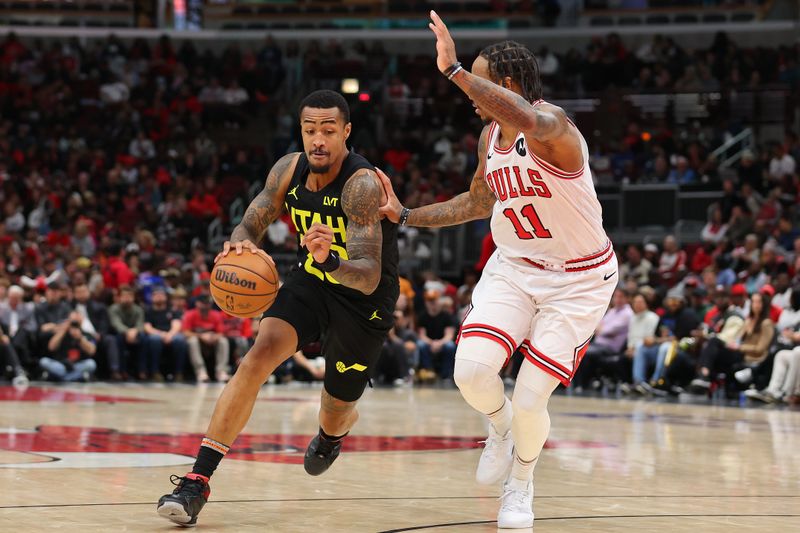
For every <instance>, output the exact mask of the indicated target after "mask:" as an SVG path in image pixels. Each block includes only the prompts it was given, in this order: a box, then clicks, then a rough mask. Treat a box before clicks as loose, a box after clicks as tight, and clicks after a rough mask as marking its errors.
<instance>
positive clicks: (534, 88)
mask: <svg viewBox="0 0 800 533" xmlns="http://www.w3.org/2000/svg"><path fill="white" fill-rule="evenodd" d="M480 55H481V57H482V58H484V59H485V60H486V61H488V62H489V75H490V76H491V77H492V79H494V80H495V81H501V80H502V79H503V78H505V77H506V76H508V77H509V78H511V79H512V80H513V81H514V82H515V83H517V84H518V85H519V86H520V87H521V88H522V97H523V98H525V100H527V101H528V102H530V103H533V102H535V101H537V100H541V99H542V79H541V77H540V76H539V62H538V61H536V56H535V55H533V52H531V51H530V50H528V49H527V48H526V47H525V46H524V45H522V44H520V43H518V42H516V41H503V42H500V43H496V44H492V45H489V46H487V47H486V48H484V49H483V50H481V53H480Z"/></svg>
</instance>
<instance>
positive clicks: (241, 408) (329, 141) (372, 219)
mask: <svg viewBox="0 0 800 533" xmlns="http://www.w3.org/2000/svg"><path fill="white" fill-rule="evenodd" d="M300 125H301V127H302V134H303V150H304V151H303V152H302V153H292V154H287V155H285V156H283V157H282V158H281V159H280V160H278V162H277V163H275V165H274V166H273V167H272V170H271V171H270V172H269V175H268V176H267V181H266V185H265V186H264V190H263V191H261V193H260V194H259V195H258V196H256V197H255V198H254V199H253V201H252V203H251V204H250V206H249V207H248V208H247V211H246V212H245V214H244V217H243V219H242V222H241V223H240V224H239V225H238V226H237V227H236V229H234V230H233V234H232V235H231V238H230V241H228V242H226V243H225V245H224V248H223V251H222V252H221V253H220V254H219V256H217V259H219V258H220V257H222V256H225V255H227V254H228V253H236V254H242V253H257V254H264V256H265V257H267V258H268V259H269V260H270V261H271V260H272V259H271V258H269V256H267V255H266V253H265V252H264V251H263V250H260V249H259V248H258V243H260V242H261V240H262V238H263V236H264V234H265V232H266V230H267V227H268V226H269V225H270V224H271V223H272V222H273V221H275V219H277V218H278V216H279V215H280V213H281V211H282V209H283V208H285V209H286V210H287V211H288V212H289V214H290V216H291V218H292V221H293V222H294V225H295V228H296V229H297V235H298V240H299V245H300V246H299V254H298V255H299V256H298V262H297V265H296V267H295V268H294V269H293V270H292V271H291V272H290V273H289V274H288V275H287V276H286V279H285V280H284V284H283V286H282V287H281V288H280V289H279V291H278V296H277V298H276V300H275V302H274V303H273V304H272V306H271V307H270V308H269V309H268V310H267V312H266V313H264V316H263V318H262V320H261V323H260V325H259V328H258V337H257V338H256V341H255V344H254V345H253V347H252V348H251V349H250V351H249V352H248V353H247V355H246V356H245V357H244V359H243V360H242V363H241V365H240V366H239V369H238V370H237V372H236V374H235V375H234V376H233V378H232V379H231V380H230V382H229V383H228V384H227V385H226V386H225V389H224V390H223V391H222V394H221V395H220V397H219V399H218V400H217V405H216V407H215V409H214V414H213V416H212V418H211V423H210V424H209V426H208V431H207V432H206V437H205V438H204V439H203V441H202V443H201V446H200V450H199V452H198V455H197V460H196V462H195V465H194V468H193V469H192V472H191V473H189V474H186V476H184V477H178V476H173V477H172V481H173V483H175V484H177V488H176V489H175V490H174V492H173V493H172V494H167V495H165V496H162V497H161V499H160V500H159V502H158V514H159V515H161V516H163V517H165V518H168V519H170V520H172V521H173V522H175V523H177V524H180V525H183V526H191V525H194V524H195V523H196V521H197V514H198V513H199V512H200V509H202V507H203V505H205V503H206V501H207V500H208V496H209V494H210V489H209V486H208V480H209V478H210V477H211V474H212V473H213V472H214V470H215V469H216V467H217V465H218V464H219V462H220V460H221V459H222V458H223V457H224V455H225V453H227V451H228V449H229V447H230V446H231V445H232V444H233V441H234V440H235V439H236V437H237V436H238V435H239V432H241V431H242V429H243V428H244V426H245V424H246V423H247V420H248V418H250V413H251V412H252V410H253V405H254V403H255V400H256V396H257V395H258V391H259V389H260V388H261V385H263V384H264V382H265V381H266V380H267V378H268V377H269V375H270V374H271V373H272V372H273V371H274V370H275V368H276V367H277V366H278V365H280V364H281V363H282V362H283V361H284V360H286V359H287V358H288V357H290V356H291V355H292V354H294V353H295V352H296V351H297V349H298V347H300V346H303V345H306V344H308V343H311V342H314V341H317V340H319V339H322V341H323V355H324V356H325V360H326V365H325V382H324V388H323V390H322V403H321V406H320V411H319V433H318V435H316V436H315V437H314V438H313V439H312V440H311V442H310V443H309V445H308V449H307V450H306V454H305V459H304V466H305V470H306V472H308V473H309V474H311V475H314V476H316V475H319V474H322V473H323V472H325V471H326V470H327V469H328V467H330V465H331V463H333V461H334V460H335V459H336V457H337V456H338V455H339V451H340V449H341V446H342V439H344V437H345V436H346V435H347V433H348V432H349V431H350V429H351V428H352V427H353V424H355V422H356V420H357V419H358V412H357V411H356V401H357V400H358V399H359V398H360V397H361V394H362V393H363V392H364V388H365V387H366V385H367V382H368V380H369V373H370V371H371V370H372V367H373V366H374V364H375V363H376V361H377V359H378V356H379V354H380V350H381V346H382V345H383V341H384V339H385V337H386V335H387V333H388V331H389V329H391V327H392V324H393V311H394V305H395V302H396V301H397V297H398V294H399V285H398V275H397V263H398V252H397V226H396V225H395V224H393V223H392V222H390V221H389V220H386V219H384V220H381V218H380V215H379V213H378V208H379V206H380V205H382V204H383V203H384V201H385V196H384V194H385V193H384V191H383V187H382V186H381V182H380V181H379V179H378V177H377V176H376V174H375V171H374V170H375V169H374V167H373V166H372V165H371V164H370V163H369V162H368V161H367V160H366V159H364V158H363V157H361V156H360V155H358V154H356V153H353V152H350V151H348V149H347V146H346V141H347V137H348V136H349V135H350V130H351V125H350V110H349V107H348V105H347V102H346V101H345V99H344V98H343V97H342V96H341V95H340V94H338V93H336V92H333V91H316V92H314V93H311V94H310V95H309V96H307V97H306V98H305V100H303V102H302V103H301V104H300Z"/></svg>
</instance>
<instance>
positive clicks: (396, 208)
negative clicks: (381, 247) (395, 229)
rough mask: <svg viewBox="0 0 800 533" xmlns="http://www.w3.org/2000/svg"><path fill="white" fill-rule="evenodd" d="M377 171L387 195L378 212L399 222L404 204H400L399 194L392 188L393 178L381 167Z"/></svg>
mask: <svg viewBox="0 0 800 533" xmlns="http://www.w3.org/2000/svg"><path fill="white" fill-rule="evenodd" d="M375 171H376V173H377V174H378V177H379V178H380V180H381V185H383V192H384V194H385V195H386V203H384V204H383V205H382V206H380V207H379V208H378V212H379V213H380V214H381V216H382V217H386V218H388V219H389V220H391V221H392V222H394V223H395V224H397V222H398V221H399V220H400V213H401V212H402V211H403V206H402V204H400V200H398V199H397V195H396V194H395V193H394V190H393V189H392V180H391V178H389V176H387V175H386V174H385V173H384V172H383V170H381V169H379V168H376V169H375Z"/></svg>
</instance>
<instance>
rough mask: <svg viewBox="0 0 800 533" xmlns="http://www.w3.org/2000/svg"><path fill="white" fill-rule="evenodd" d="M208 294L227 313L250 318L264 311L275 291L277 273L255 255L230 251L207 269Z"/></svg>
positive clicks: (265, 261)
mask: <svg viewBox="0 0 800 533" xmlns="http://www.w3.org/2000/svg"><path fill="white" fill-rule="evenodd" d="M210 285H211V296H212V297H213V298H214V301H215V302H217V305H218V306H219V307H220V309H222V310H223V311H225V312H226V313H228V314H229V315H233V316H237V317H239V318H252V317H256V316H258V315H260V314H261V313H263V312H264V311H266V310H267V309H268V308H269V306H270V305H272V302H274V301H275V296H277V294H278V272H277V271H276V270H275V267H274V266H273V265H272V264H271V263H269V262H268V261H267V260H266V259H264V258H263V257H261V256H260V255H258V254H254V253H252V252H250V251H248V250H244V251H243V252H242V254H241V255H236V252H235V251H231V253H229V254H228V255H227V256H226V257H223V258H222V259H220V260H219V261H218V262H217V264H215V265H214V270H212V271H211V281H210Z"/></svg>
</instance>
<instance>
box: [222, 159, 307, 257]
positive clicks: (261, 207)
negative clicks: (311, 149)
mask: <svg viewBox="0 0 800 533" xmlns="http://www.w3.org/2000/svg"><path fill="white" fill-rule="evenodd" d="M296 161H297V153H296V152H295V153H291V154H286V155H285V156H283V157H281V158H280V159H278V161H277V162H276V163H275V164H274V165H273V166H272V169H270V171H269V174H268V175H267V181H266V183H265V184H264V188H263V189H262V190H261V192H260V193H258V194H257V195H256V197H255V198H253V201H252V202H250V205H249V206H247V210H246V211H245V212H244V216H243V217H242V221H241V222H239V225H238V226H236V227H235V228H234V229H233V232H232V233H231V238H230V240H229V241H226V242H225V245H224V247H223V250H222V252H220V254H219V255H218V256H217V259H219V258H220V257H225V256H226V255H228V252H229V251H230V249H231V246H233V247H234V248H235V249H236V253H237V254H241V253H242V249H243V248H247V249H249V250H250V251H252V252H253V253H258V252H259V251H261V250H260V248H258V243H260V242H261V240H262V239H263V238H264V233H266V231H267V228H268V227H269V225H270V224H272V223H273V222H275V220H276V219H277V218H278V216H279V215H280V213H281V209H283V202H284V197H285V196H286V188H287V186H288V184H289V179H288V178H289V177H290V176H291V171H292V170H293V169H294V166H295V162H296ZM262 253H263V252H262ZM265 255H266V254H265ZM270 261H271V259H270ZM215 262H216V259H215Z"/></svg>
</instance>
